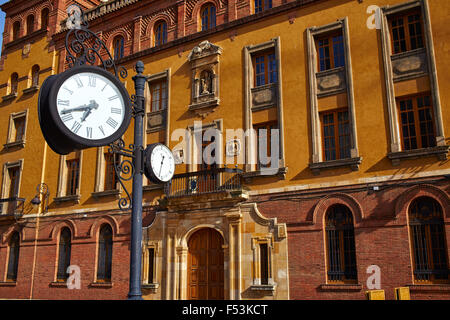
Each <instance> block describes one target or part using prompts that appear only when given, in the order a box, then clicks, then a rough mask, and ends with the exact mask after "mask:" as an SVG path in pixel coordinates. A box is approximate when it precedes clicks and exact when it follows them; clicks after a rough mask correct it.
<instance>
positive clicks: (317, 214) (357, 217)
mask: <svg viewBox="0 0 450 320" xmlns="http://www.w3.org/2000/svg"><path fill="white" fill-rule="evenodd" d="M336 204H341V205H344V206H346V207H347V208H348V209H349V210H350V212H351V213H352V216H353V223H354V224H355V225H356V224H358V223H360V222H361V221H362V219H363V218H364V213H363V210H362V207H361V205H360V204H359V202H358V201H357V200H356V199H355V198H353V197H352V196H350V195H348V194H345V193H334V194H330V195H328V196H326V197H324V198H322V199H321V200H319V202H318V203H317V204H316V206H315V208H314V211H313V214H312V216H310V217H308V218H307V221H308V222H311V223H312V224H320V227H321V228H322V227H323V226H324V225H325V224H324V223H325V216H326V213H327V211H328V209H330V208H331V207H332V206H334V205H336Z"/></svg>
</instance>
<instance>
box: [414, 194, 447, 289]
mask: <svg viewBox="0 0 450 320" xmlns="http://www.w3.org/2000/svg"><path fill="white" fill-rule="evenodd" d="M409 228H410V234H411V244H412V251H413V258H414V279H415V280H416V281H417V282H431V283H438V282H446V283H447V282H448V281H449V269H448V251H447V248H446V247H447V245H446V243H447V242H446V239H445V226H444V219H443V214H442V208H441V206H440V205H439V203H437V202H436V201H435V200H433V199H431V198H428V197H420V198H417V199H416V200H414V201H413V202H412V203H411V205H410V209H409Z"/></svg>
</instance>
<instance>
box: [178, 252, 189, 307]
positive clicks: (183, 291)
mask: <svg viewBox="0 0 450 320" xmlns="http://www.w3.org/2000/svg"><path fill="white" fill-rule="evenodd" d="M187 256H188V248H187V247H186V248H185V247H177V257H178V274H179V277H178V279H179V280H178V288H179V290H178V297H177V298H178V299H180V300H186V297H187V272H188V270H187Z"/></svg>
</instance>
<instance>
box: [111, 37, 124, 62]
mask: <svg viewBox="0 0 450 320" xmlns="http://www.w3.org/2000/svg"><path fill="white" fill-rule="evenodd" d="M124 46H125V40H124V38H123V37H122V36H117V37H115V38H114V40H113V52H114V60H118V59H121V58H123V56H124Z"/></svg>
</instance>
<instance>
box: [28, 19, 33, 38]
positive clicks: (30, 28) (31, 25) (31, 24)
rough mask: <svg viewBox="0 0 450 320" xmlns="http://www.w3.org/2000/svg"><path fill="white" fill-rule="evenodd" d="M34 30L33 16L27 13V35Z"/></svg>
mask: <svg viewBox="0 0 450 320" xmlns="http://www.w3.org/2000/svg"><path fill="white" fill-rule="evenodd" d="M33 31H34V16H33V15H29V16H28V17H27V35H29V34H32V33H33Z"/></svg>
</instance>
